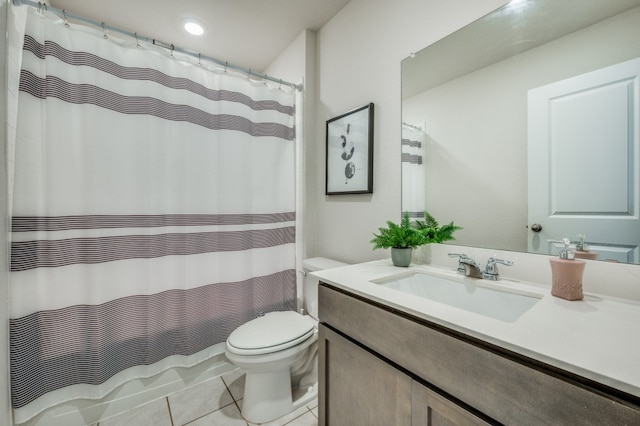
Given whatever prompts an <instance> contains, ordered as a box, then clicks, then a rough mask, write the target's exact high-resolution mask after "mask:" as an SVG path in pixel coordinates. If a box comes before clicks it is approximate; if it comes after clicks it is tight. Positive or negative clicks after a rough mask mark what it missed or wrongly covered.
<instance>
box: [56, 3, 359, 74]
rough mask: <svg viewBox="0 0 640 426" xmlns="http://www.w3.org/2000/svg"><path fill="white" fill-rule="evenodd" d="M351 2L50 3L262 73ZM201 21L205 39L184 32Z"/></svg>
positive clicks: (97, 20) (59, 7) (71, 11)
mask: <svg viewBox="0 0 640 426" xmlns="http://www.w3.org/2000/svg"><path fill="white" fill-rule="evenodd" d="M348 2H349V0H180V1H177V0H109V1H105V0H49V1H48V2H47V3H48V4H49V5H50V6H52V7H55V8H58V9H65V10H66V11H68V12H70V13H74V14H77V15H81V16H83V17H86V18H89V19H92V20H94V21H96V22H104V23H105V24H108V25H110V26H113V27H116V28H121V29H123V30H126V31H129V32H132V33H135V32H137V33H138V34H140V35H141V36H145V37H148V38H153V39H157V40H160V41H162V42H164V43H166V44H173V45H175V46H178V47H181V48H185V49H189V50H193V51H195V52H199V53H201V54H202V55H204V56H210V57H213V58H216V59H218V60H220V61H228V62H229V63H230V64H234V65H237V66H240V67H243V68H246V69H250V70H253V71H255V72H264V70H265V69H266V68H267V67H268V66H269V65H270V64H271V63H272V62H273V61H274V60H275V59H277V58H278V56H279V55H280V53H282V52H283V51H284V50H285V49H286V48H287V47H288V46H289V45H290V44H291V43H292V42H293V41H294V40H295V39H296V38H297V37H298V36H299V35H300V33H301V32H302V31H303V30H305V29H309V30H313V31H317V30H319V29H320V28H321V27H322V26H323V25H324V24H325V23H326V22H328V21H329V20H330V19H331V18H332V17H333V16H334V15H335V14H336V13H338V12H339V11H340V10H341V9H342V8H343V7H344V6H345V5H346V4H347V3H348ZM188 17H192V18H197V19H198V20H199V21H200V22H202V23H204V24H205V26H206V30H205V34H204V35H202V36H193V35H190V34H188V33H187V32H185V31H184V30H183V29H182V20H183V19H184V18H188Z"/></svg>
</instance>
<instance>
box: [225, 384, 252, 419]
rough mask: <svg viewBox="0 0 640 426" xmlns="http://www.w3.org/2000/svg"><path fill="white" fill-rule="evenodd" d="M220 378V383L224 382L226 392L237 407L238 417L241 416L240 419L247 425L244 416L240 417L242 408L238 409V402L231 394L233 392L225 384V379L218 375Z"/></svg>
mask: <svg viewBox="0 0 640 426" xmlns="http://www.w3.org/2000/svg"><path fill="white" fill-rule="evenodd" d="M220 380H222V383H223V384H224V387H225V388H227V392H229V395H230V396H231V400H232V401H233V403H234V404H235V405H236V408H237V409H238V413H240V417H241V418H242V421H243V422H244V423H245V424H246V425H247V426H249V422H247V421H246V420H245V418H244V417H242V409H240V404H238V401H236V397H235V396H233V393H232V392H231V389H230V388H229V385H227V382H226V380H224V377H222V376H220ZM243 396H244V395H243Z"/></svg>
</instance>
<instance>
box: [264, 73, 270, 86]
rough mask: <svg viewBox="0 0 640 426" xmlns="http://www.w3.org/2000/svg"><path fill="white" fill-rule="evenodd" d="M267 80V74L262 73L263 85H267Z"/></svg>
mask: <svg viewBox="0 0 640 426" xmlns="http://www.w3.org/2000/svg"><path fill="white" fill-rule="evenodd" d="M267 81H269V76H268V75H267V73H265V74H264V85H265V86H266V85H267Z"/></svg>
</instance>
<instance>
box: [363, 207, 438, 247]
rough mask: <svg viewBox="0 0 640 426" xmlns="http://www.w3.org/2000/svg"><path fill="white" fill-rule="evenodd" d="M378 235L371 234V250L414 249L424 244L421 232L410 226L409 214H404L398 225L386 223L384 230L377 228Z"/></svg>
mask: <svg viewBox="0 0 640 426" xmlns="http://www.w3.org/2000/svg"><path fill="white" fill-rule="evenodd" d="M378 231H379V232H380V233H379V234H375V233H374V234H373V236H374V237H375V238H373V239H372V240H371V243H372V244H373V250H375V249H380V248H390V247H394V248H412V249H413V248H416V247H419V246H421V245H423V244H425V236H424V233H423V232H422V231H420V230H419V229H418V228H416V227H415V226H414V225H412V224H411V220H410V219H409V212H405V213H404V215H403V216H402V220H401V221H400V225H398V224H396V223H393V222H391V221H390V220H388V221H387V227H386V228H378Z"/></svg>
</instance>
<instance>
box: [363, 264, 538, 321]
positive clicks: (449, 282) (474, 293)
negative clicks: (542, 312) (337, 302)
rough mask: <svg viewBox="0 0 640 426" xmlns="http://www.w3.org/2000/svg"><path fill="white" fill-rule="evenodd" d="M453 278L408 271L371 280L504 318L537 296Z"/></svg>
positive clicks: (513, 317)
mask: <svg viewBox="0 0 640 426" xmlns="http://www.w3.org/2000/svg"><path fill="white" fill-rule="evenodd" d="M455 278H457V277H455ZM455 278H454V277H451V278H448V277H445V276H440V275H435V274H428V273H423V272H410V273H404V274H402V275H399V276H398V275H396V276H393V277H389V278H384V279H381V280H376V281H373V282H374V283H375V284H379V285H381V286H384V287H387V288H392V289H395V290H398V291H401V292H404V293H409V294H412V295H414V296H418V297H423V298H425V299H429V300H433V301H435V302H439V303H444V304H446V305H449V306H453V307H456V308H460V309H464V310H467V311H470V312H474V313H476V314H481V315H486V316H488V317H491V318H495V319H498V320H501V321H506V322H514V321H515V320H517V319H518V318H520V316H521V315H522V314H524V313H525V312H526V311H528V310H529V309H530V308H531V307H532V306H533V305H535V304H536V303H537V302H538V301H539V300H540V298H541V295H537V294H532V293H526V292H522V291H515V290H511V289H502V288H493V287H488V286H486V285H485V284H484V283H483V281H482V280H477V279H468V278H467V279H463V278H462V277H460V278H459V279H455Z"/></svg>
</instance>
